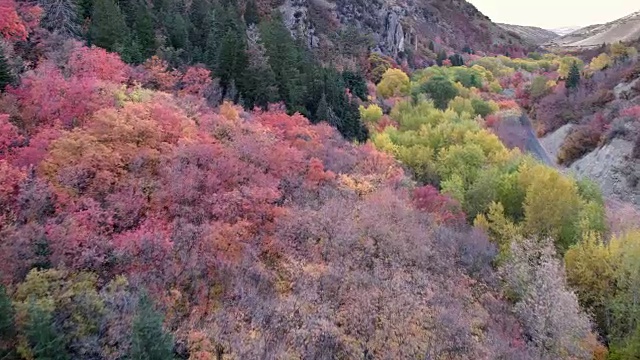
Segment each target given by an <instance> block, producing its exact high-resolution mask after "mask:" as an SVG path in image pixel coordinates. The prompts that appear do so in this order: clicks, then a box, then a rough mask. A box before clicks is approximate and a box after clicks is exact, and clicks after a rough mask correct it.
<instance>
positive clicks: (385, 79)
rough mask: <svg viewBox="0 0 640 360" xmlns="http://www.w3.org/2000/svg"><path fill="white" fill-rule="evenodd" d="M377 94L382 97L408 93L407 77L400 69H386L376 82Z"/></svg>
mask: <svg viewBox="0 0 640 360" xmlns="http://www.w3.org/2000/svg"><path fill="white" fill-rule="evenodd" d="M377 89H378V94H380V96H382V97H383V98H390V97H394V96H403V95H408V94H409V89H410V82H409V77H408V76H407V74H405V73H404V72H403V71H402V70H400V69H388V70H387V71H386V72H385V73H384V75H382V80H381V81H380V83H379V84H378V87H377Z"/></svg>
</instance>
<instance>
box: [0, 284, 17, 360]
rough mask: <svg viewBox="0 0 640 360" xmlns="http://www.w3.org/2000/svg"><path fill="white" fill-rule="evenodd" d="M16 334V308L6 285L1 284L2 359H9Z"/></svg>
mask: <svg viewBox="0 0 640 360" xmlns="http://www.w3.org/2000/svg"><path fill="white" fill-rule="evenodd" d="M14 336H15V324H14V310H13V306H12V305H11V299H9V296H8V295H7V291H6V289H5V288H4V285H0V359H5V358H7V359H9V358H11V357H10V354H11V352H12V351H11V350H12V349H11V348H12V346H13V344H12V343H13V338H14Z"/></svg>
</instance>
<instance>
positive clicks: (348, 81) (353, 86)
mask: <svg viewBox="0 0 640 360" xmlns="http://www.w3.org/2000/svg"><path fill="white" fill-rule="evenodd" d="M342 78H343V79H344V83H345V85H346V87H347V88H348V89H349V90H350V91H351V93H352V94H353V95H355V96H357V97H359V98H360V100H362V101H366V100H367V95H368V90H367V81H366V80H365V78H364V76H363V75H362V74H360V73H358V72H353V71H348V70H347V71H344V72H342Z"/></svg>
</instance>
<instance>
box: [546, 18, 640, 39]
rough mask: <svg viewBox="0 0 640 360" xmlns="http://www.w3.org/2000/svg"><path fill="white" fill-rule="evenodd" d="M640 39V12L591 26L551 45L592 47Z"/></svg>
mask: <svg viewBox="0 0 640 360" xmlns="http://www.w3.org/2000/svg"><path fill="white" fill-rule="evenodd" d="M639 38H640V11H638V12H635V13H633V14H630V15H628V16H625V17H623V18H620V19H618V20H615V21H612V22H610V23H607V24H604V25H591V26H587V27H585V28H582V29H579V30H576V31H574V32H572V33H570V34H568V35H565V36H563V37H561V38H558V39H555V40H553V41H552V42H551V43H550V44H551V45H559V46H564V47H591V46H600V45H602V44H611V43H615V42H619V41H634V40H637V39H639Z"/></svg>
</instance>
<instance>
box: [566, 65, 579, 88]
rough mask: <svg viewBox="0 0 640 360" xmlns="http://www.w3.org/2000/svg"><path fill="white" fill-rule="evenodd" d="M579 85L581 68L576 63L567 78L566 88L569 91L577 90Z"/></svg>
mask: <svg viewBox="0 0 640 360" xmlns="http://www.w3.org/2000/svg"><path fill="white" fill-rule="evenodd" d="M578 85H580V68H579V67H578V63H577V62H575V61H574V62H573V64H572V65H571V69H569V75H568V76H567V81H566V83H565V86H566V87H567V89H575V88H577V87H578Z"/></svg>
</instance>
